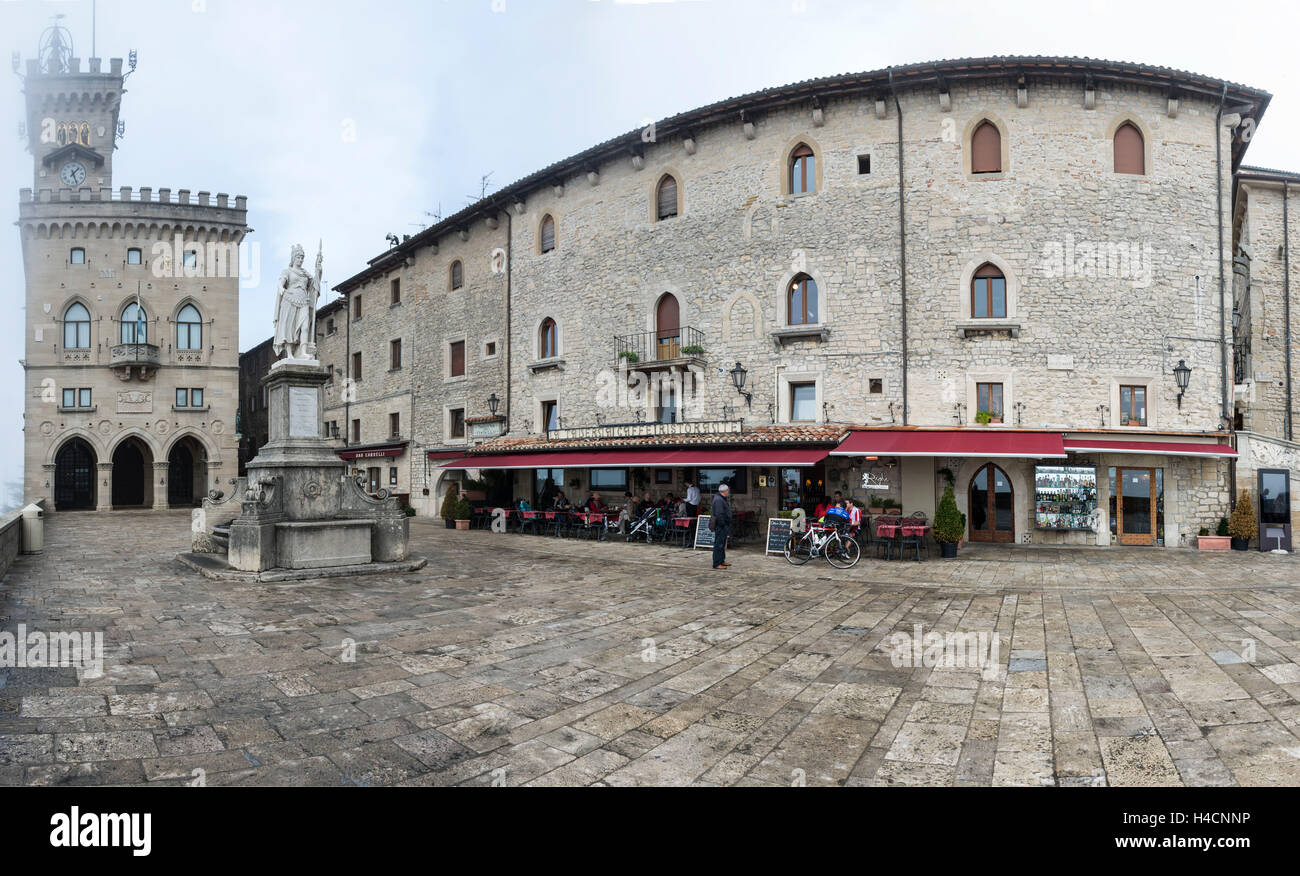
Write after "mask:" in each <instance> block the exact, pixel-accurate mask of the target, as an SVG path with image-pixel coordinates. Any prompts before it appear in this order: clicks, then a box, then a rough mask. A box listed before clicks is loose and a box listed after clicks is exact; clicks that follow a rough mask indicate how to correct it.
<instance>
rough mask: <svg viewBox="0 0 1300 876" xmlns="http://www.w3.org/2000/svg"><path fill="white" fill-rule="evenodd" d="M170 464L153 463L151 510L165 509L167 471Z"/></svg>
mask: <svg viewBox="0 0 1300 876" xmlns="http://www.w3.org/2000/svg"><path fill="white" fill-rule="evenodd" d="M169 468H170V466H169V465H168V464H167V463H165V462H155V463H154V464H153V510H155V511H166V510H167V471H168V469H169Z"/></svg>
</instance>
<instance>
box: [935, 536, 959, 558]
mask: <svg viewBox="0 0 1300 876" xmlns="http://www.w3.org/2000/svg"><path fill="white" fill-rule="evenodd" d="M939 555H940V556H941V557H943V558H944V559H945V560H951V559H953V558H954V557H956V556H957V542H955V541H941V542H939Z"/></svg>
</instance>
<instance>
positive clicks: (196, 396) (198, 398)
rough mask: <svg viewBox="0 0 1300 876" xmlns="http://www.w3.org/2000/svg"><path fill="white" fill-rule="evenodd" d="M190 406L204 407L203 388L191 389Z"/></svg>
mask: <svg viewBox="0 0 1300 876" xmlns="http://www.w3.org/2000/svg"><path fill="white" fill-rule="evenodd" d="M190 407H192V408H201V407H203V390H202V389H191V390H190Z"/></svg>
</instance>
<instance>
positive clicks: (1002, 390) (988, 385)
mask: <svg viewBox="0 0 1300 876" xmlns="http://www.w3.org/2000/svg"><path fill="white" fill-rule="evenodd" d="M994 387H997V395H998V406H997V410H996V411H994V409H993V407H992V404H993V390H994ZM1006 392H1007V390H1006V385H1005V384H1003V383H1000V382H997V381H979V382H977V383H976V384H975V410H976V412H977V413H978V412H979V411H988V412H989V413H990V414H992V416H993V419H992V420H991V421H990V422H993V423H1001V422H1002V421H1003V418H1004V417H1005V416H1006V409H1005V406H1004V405H1005V401H1006ZM982 396H983V398H982ZM984 398H987V400H988V402H989V406H988V407H985V406H984V405H983V404H982V402H983V400H984Z"/></svg>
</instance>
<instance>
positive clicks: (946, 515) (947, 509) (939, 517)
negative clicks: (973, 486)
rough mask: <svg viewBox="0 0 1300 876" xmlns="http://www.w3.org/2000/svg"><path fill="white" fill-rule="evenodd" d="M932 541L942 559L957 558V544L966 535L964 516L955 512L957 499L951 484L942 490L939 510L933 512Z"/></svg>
mask: <svg viewBox="0 0 1300 876" xmlns="http://www.w3.org/2000/svg"><path fill="white" fill-rule="evenodd" d="M931 531H932V532H933V533H934V540H935V541H937V542H938V543H939V550H940V552H941V554H942V555H943V557H944V559H949V560H950V559H952V558H953V557H955V556H957V542H959V541H961V539H962V536H963V535H965V534H966V515H965V514H962V513H961V512H960V511H958V510H957V497H956V496H955V495H954V494H953V491H952V484H949V485H948V486H946V487H944V488H943V498H942V499H940V500H939V508H938V509H937V510H936V511H935V512H934V527H933V529H932V530H931Z"/></svg>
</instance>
